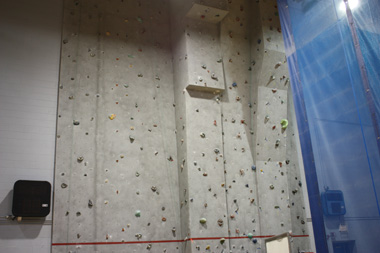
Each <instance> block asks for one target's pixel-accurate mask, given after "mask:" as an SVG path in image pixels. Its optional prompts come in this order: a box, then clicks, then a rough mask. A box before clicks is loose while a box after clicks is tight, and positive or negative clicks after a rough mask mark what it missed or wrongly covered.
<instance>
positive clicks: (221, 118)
mask: <svg viewBox="0 0 380 253" xmlns="http://www.w3.org/2000/svg"><path fill="white" fill-rule="evenodd" d="M222 22H223V21H222ZM222 22H220V23H219V25H218V26H219V27H218V30H219V43H220V51H221V57H222V69H223V82H224V87H226V83H227V82H226V71H225V68H224V54H223V48H222V36H221V34H222V32H221V26H222ZM227 92H228V91H227V89H225V92H224V93H227ZM220 103H221V104H220V120H221V124H220V125H221V128H222V129H221V130H222V152H223V176H224V194H225V196H226V197H225V199H226V212H227V217H226V219H227V231H228V236H229V237H230V219H229V217H228V214H229V213H230V212H229V210H228V196H227V195H228V190H227V176H226V163H225V156H224V155H225V154H224V127H223V126H224V120H223V119H224V115H223V103H224V102H223V100H222V99H221V100H220ZM228 247H229V250H230V251H231V239H230V238H228Z"/></svg>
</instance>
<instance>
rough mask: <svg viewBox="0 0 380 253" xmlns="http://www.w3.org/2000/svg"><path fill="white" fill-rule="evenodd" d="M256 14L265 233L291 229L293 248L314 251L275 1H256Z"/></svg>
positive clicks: (254, 56) (255, 91) (258, 154)
mask: <svg viewBox="0 0 380 253" xmlns="http://www.w3.org/2000/svg"><path fill="white" fill-rule="evenodd" d="M252 13H253V15H252V16H253V20H252V33H251V65H252V81H253V87H252V97H253V100H254V102H253V109H254V112H253V115H254V117H255V120H254V121H255V122H256V124H254V126H253V128H254V132H255V136H254V143H255V145H256V147H255V153H254V157H255V161H256V168H257V169H256V171H257V182H258V195H259V209H260V211H259V215H260V228H261V233H262V234H266V235H270V234H279V233H283V232H287V231H291V232H292V233H293V235H294V237H292V239H291V246H292V250H293V252H304V251H305V252H310V251H311V250H310V249H311V248H312V246H311V243H310V238H309V227H308V226H307V224H306V209H307V208H305V202H304V199H303V194H304V189H305V185H304V184H303V182H302V175H301V170H300V164H302V163H300V160H299V159H300V158H299V157H298V153H297V141H298V133H297V132H295V129H296V126H295V125H294V124H295V118H294V117H292V115H293V116H294V105H293V103H292V102H291V101H292V100H291V91H290V83H289V73H288V66H287V61H286V56H285V49H284V43H283V38H282V33H281V25H280V20H279V17H278V9H277V4H276V1H271V0H267V1H260V2H258V1H257V2H256V3H254V4H253V6H252ZM289 101H290V102H289Z"/></svg>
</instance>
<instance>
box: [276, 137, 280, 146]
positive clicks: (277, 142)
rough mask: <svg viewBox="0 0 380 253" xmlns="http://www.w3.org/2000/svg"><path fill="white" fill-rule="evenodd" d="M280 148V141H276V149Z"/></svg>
mask: <svg viewBox="0 0 380 253" xmlns="http://www.w3.org/2000/svg"><path fill="white" fill-rule="evenodd" d="M278 146H280V139H277V140H276V147H278Z"/></svg>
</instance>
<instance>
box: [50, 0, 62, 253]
mask: <svg viewBox="0 0 380 253" xmlns="http://www.w3.org/2000/svg"><path fill="white" fill-rule="evenodd" d="M61 4H62V10H61V15H62V16H61V27H60V29H61V35H60V40H59V45H60V47H59V50H60V52H59V63H58V70H59V72H58V83H57V108H56V111H55V113H56V118H55V134H54V142H55V143H54V163H53V164H54V167H53V188H52V189H53V196H52V205H51V217H52V218H51V219H52V225H51V228H50V231H51V232H50V240H51V242H52V241H53V226H54V206H55V205H54V204H55V187H56V184H55V176H56V168H57V155H56V154H57V145H58V141H57V134H58V115H59V114H58V109H59V90H60V86H61V85H60V83H61V65H62V60H61V59H62V38H63V19H64V12H65V8H64V7H65V5H64V1H62V2H61ZM52 245H53V244H52V243H51V244H50V252H52V250H53V246H52Z"/></svg>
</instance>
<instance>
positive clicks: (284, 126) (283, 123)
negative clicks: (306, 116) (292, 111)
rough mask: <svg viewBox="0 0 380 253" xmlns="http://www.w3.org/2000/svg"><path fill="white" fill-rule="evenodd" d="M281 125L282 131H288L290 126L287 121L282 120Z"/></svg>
mask: <svg viewBox="0 0 380 253" xmlns="http://www.w3.org/2000/svg"><path fill="white" fill-rule="evenodd" d="M280 123H281V128H282V129H286V128H287V127H288V124H289V122H288V120H287V119H282V120H281V122H280Z"/></svg>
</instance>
